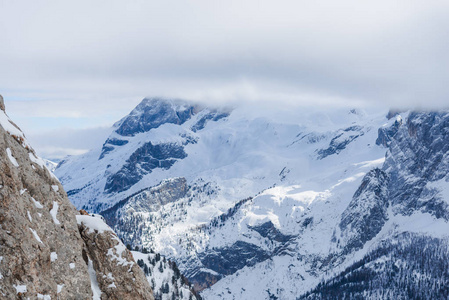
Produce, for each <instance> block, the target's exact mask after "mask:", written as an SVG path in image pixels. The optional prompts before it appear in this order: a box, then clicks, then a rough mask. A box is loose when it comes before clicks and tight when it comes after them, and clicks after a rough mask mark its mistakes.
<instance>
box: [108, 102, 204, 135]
mask: <svg viewBox="0 0 449 300" xmlns="http://www.w3.org/2000/svg"><path fill="white" fill-rule="evenodd" d="M199 110H200V107H199V106H198V105H195V104H193V103H189V102H188V101H185V100H180V99H168V98H159V97H155V98H145V99H143V100H142V102H140V104H139V105H137V106H136V107H135V108H134V109H133V110H132V111H131V113H130V114H129V115H127V116H126V117H125V118H123V119H122V120H120V121H119V122H118V123H117V124H116V127H118V128H117V130H116V132H117V133H118V134H119V135H122V136H134V135H136V134H138V133H141V132H147V131H149V130H151V129H153V128H157V127H159V126H161V125H162V124H166V123H172V124H183V123H184V122H185V121H187V120H188V119H190V118H191V117H192V116H193V115H194V114H196V113H197V112H198V111H199Z"/></svg>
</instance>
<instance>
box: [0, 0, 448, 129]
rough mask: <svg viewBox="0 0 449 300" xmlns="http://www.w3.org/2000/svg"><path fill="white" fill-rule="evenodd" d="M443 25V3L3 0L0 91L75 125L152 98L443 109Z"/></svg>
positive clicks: (25, 111)
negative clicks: (147, 97) (70, 0)
mask: <svg viewBox="0 0 449 300" xmlns="http://www.w3.org/2000/svg"><path fill="white" fill-rule="evenodd" d="M447 28H449V3H448V2H447V1H376V2H372V3H367V2H365V1H347V0H343V1H276V2H274V1H255V0H247V1H226V2H223V1H203V0H200V1H170V0H169V1H141V0H135V1H116V0H112V1H105V0H100V1H85V0H81V1H76V2H75V1H72V2H67V1H43V0H39V1H32V2H30V1H1V2H0V40H1V41H2V44H1V46H0V66H1V69H2V71H1V72H0V91H1V93H2V94H3V95H4V96H5V98H6V100H7V101H8V99H9V100H10V101H11V104H9V107H10V108H11V109H12V110H13V111H11V109H10V110H9V112H10V113H13V114H16V115H17V117H18V118H22V119H23V120H25V118H26V117H29V116H30V115H34V116H35V117H40V118H42V120H41V123H42V122H43V121H45V120H47V119H48V118H61V119H63V120H65V121H61V122H63V124H62V125H64V126H68V127H77V128H79V127H84V128H86V127H92V128H93V127H98V126H104V125H107V124H111V123H112V122H113V121H115V120H117V118H119V116H122V115H124V114H126V113H127V112H128V111H129V110H130V109H132V107H133V106H134V105H135V104H137V103H138V101H139V100H140V99H141V98H142V97H144V96H146V95H157V96H168V97H182V98H191V99H195V100H200V101H204V102H214V103H215V102H226V103H229V102H240V101H242V100H247V101H249V102H257V101H268V102H270V101H271V102H281V103H300V104H301V105H304V104H308V103H313V104H317V103H318V104H326V105H329V104H332V105H336V106H339V105H367V106H395V107H397V106H407V107H416V106H418V107H432V108H434V107H442V106H447V104H446V103H447V100H446V99H448V91H447V88H446V83H447V82H449V72H448V70H449V55H448V54H447V49H448V46H449V45H448V43H449V36H448V35H449V31H448V30H447ZM93 119H95V120H93ZM74 120H78V121H79V122H78V123H83V122H85V125H76V126H74V125H73V123H74ZM35 121H36V122H37V123H33V124H30V125H28V124H26V126H27V127H29V128H35V129H36V128H39V127H45V126H44V125H42V124H41V123H39V121H37V120H35ZM24 122H25V121H24ZM28 122H31V121H28ZM33 122H34V121H33ZM64 122H65V123H64ZM50 123H51V122H50ZM36 124H37V125H36ZM47 127H48V126H47ZM47 129H48V128H47ZM48 130H49V129H48ZM33 134H34V133H33Z"/></svg>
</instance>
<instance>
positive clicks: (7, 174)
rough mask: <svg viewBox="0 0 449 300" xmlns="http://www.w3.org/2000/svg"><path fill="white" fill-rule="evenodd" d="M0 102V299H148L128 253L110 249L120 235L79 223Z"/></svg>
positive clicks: (117, 243)
mask: <svg viewBox="0 0 449 300" xmlns="http://www.w3.org/2000/svg"><path fill="white" fill-rule="evenodd" d="M0 104H1V105H0V106H1V107H0V108H1V109H2V111H0V125H1V126H0V298H2V299H17V298H18V299H38V298H42V299H50V298H51V299H92V298H93V299H153V296H152V292H151V288H150V287H149V284H148V282H147V281H146V279H145V277H144V275H143V273H142V271H141V270H140V269H139V268H138V267H137V266H135V263H134V261H133V259H132V255H131V254H130V252H129V251H128V250H126V249H125V250H123V252H122V253H121V254H119V253H118V252H117V251H116V252H114V249H118V248H117V247H119V248H120V247H121V245H123V244H122V243H121V242H120V241H119V240H118V238H116V237H115V236H114V235H113V234H112V233H111V232H107V233H100V232H98V233H97V232H95V230H93V231H92V232H90V230H86V228H85V225H82V224H81V225H80V227H78V224H77V220H76V216H77V215H79V213H78V212H77V211H76V209H75V207H74V206H73V205H72V204H71V203H70V201H69V200H68V198H67V194H66V193H65V192H64V190H63V188H62V186H61V184H60V183H59V181H58V180H57V179H56V177H54V175H53V174H52V173H51V172H50V171H49V170H48V169H47V168H46V167H45V162H44V161H43V160H42V159H40V158H38V157H37V156H36V155H35V153H34V151H33V150H32V148H31V147H30V146H29V144H28V143H27V141H26V139H25V136H24V135H23V133H22V132H21V131H20V130H19V129H18V128H17V127H16V126H15V125H14V123H12V122H11V121H10V120H9V118H8V116H7V115H6V114H5V112H4V105H3V102H2V101H0ZM86 217H87V218H90V217H88V216H86ZM103 224H104V223H103ZM104 226H106V225H105V224H104ZM80 232H81V234H80ZM93 242H94V243H93ZM110 252H111V253H112V255H109V253H110ZM114 255H115V256H114ZM116 257H120V258H121V260H120V259H119V260H118V261H119V262H122V261H124V262H125V264H126V266H127V267H124V266H118V267H117V266H116V262H115V261H114V258H116ZM128 270H130V271H131V272H130V273H129V272H128ZM109 274H112V276H113V277H114V278H115V281H114V283H115V287H113V286H111V284H112V283H111V284H110V285H108V286H107V285H106V284H107V283H108V281H107V280H109V279H108V275H109ZM103 275H106V278H104V277H103ZM97 284H98V287H99V289H97V286H96V285H97Z"/></svg>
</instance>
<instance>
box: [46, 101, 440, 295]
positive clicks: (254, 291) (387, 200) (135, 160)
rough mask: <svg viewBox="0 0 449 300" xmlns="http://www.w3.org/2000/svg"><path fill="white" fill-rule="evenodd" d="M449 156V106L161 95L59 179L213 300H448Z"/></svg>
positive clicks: (123, 236)
mask: <svg viewBox="0 0 449 300" xmlns="http://www.w3.org/2000/svg"><path fill="white" fill-rule="evenodd" d="M448 150H449V113H448V112H447V111H398V112H393V111H390V112H388V110H387V109H386V110H385V111H381V112H378V113H375V112H374V113H373V112H365V111H363V110H360V109H350V110H349V109H348V110H345V109H337V110H333V111H330V110H329V111H327V110H325V109H321V110H318V109H311V108H293V109H290V108H282V107H278V108H274V109H273V108H265V107H257V108H256V107H254V106H253V107H249V106H241V107H232V108H225V107H205V106H203V105H198V104H195V103H191V102H189V101H184V100H172V99H162V98H146V99H144V100H143V101H142V102H141V103H140V104H139V105H138V106H137V107H136V108H135V109H134V110H133V111H131V112H130V114H128V115H127V116H125V117H124V118H122V119H121V120H119V121H118V122H117V123H115V124H114V126H113V127H112V128H111V130H110V135H109V137H108V138H107V139H106V140H105V141H103V145H102V146H100V147H98V148H96V149H93V150H91V151H90V152H88V153H86V154H83V155H80V156H71V157H67V158H66V159H64V160H62V161H61V162H59V164H58V166H57V167H56V169H55V171H54V173H55V175H56V176H57V177H58V178H59V180H60V181H61V183H62V185H63V187H64V189H65V190H66V191H67V195H68V197H69V199H70V200H71V202H72V203H73V204H74V205H75V206H76V207H77V208H78V209H84V210H86V211H87V212H89V213H95V214H99V215H101V216H102V217H103V218H104V220H105V222H106V223H107V224H108V225H109V226H110V228H112V229H113V230H114V231H115V232H116V233H117V236H118V237H119V238H120V240H121V241H123V243H124V244H125V245H126V244H127V245H129V246H130V247H131V248H132V249H136V250H140V251H145V252H147V251H148V252H151V253H154V254H150V256H151V257H150V258H147V257H146V256H145V257H142V258H141V260H142V261H141V262H140V266H141V267H142V268H145V265H146V266H147V268H148V264H150V261H151V260H152V259H153V256H154V255H156V254H157V255H159V254H161V255H162V257H164V259H166V261H168V260H170V262H175V263H176V268H175V269H178V268H179V271H176V272H180V273H182V274H183V275H184V276H185V277H186V278H187V279H188V281H189V282H190V283H191V284H192V286H193V288H194V289H195V291H196V292H199V293H200V295H201V297H203V298H204V299H359V298H360V299H362V298H363V299H379V298H382V299H386V298H394V299H446V298H447V297H448V296H449V288H448V286H449V284H448V280H449V274H448V270H449V269H448V268H447V267H448V266H447V264H448V263H447V262H448V261H449V260H448V258H449V257H448V250H449V248H448V235H449V224H448V221H449V209H448V204H449V198H448V197H449V194H448V191H449V183H448V180H449V177H448V176H449V175H448V172H449V158H448V156H449V154H448ZM134 257H140V254H134ZM145 259H147V260H145ZM144 261H145V264H143V262H144ZM170 264H172V263H170ZM151 272H152V273H154V272H157V271H154V269H152V271H151ZM172 272H175V271H172ZM172 274H174V273H172ZM147 275H148V272H147ZM150 276H151V275H150ZM148 280H149V281H150V282H151V279H150V277H148ZM161 280H162V281H161V286H162V285H163V286H164V287H165V288H164V290H161V293H160V294H158V297H161V298H162V299H169V298H168V297H169V293H166V292H165V291H166V290H167V288H168V290H169V291H170V295H174V294H173V293H172V288H171V287H168V281H166V282H164V281H163V279H161ZM165 283H167V286H166V285H165ZM153 287H154V285H153ZM187 290H188V289H187ZM171 297H174V296H171ZM170 299H171V298H170Z"/></svg>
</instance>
